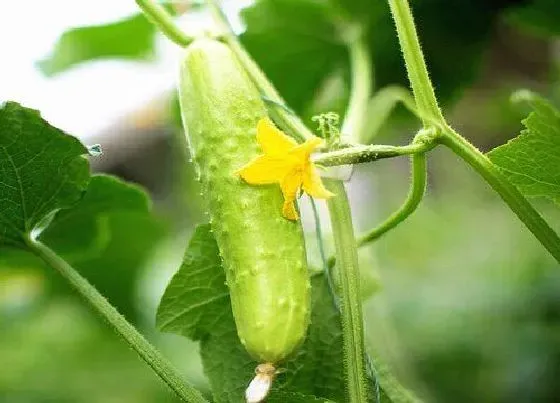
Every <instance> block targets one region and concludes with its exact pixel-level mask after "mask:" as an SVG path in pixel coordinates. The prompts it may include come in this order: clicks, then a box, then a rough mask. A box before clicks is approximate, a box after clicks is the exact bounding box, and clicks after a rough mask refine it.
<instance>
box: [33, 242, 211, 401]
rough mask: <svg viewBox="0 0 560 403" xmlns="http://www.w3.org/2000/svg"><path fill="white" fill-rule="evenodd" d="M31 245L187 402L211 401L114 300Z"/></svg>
mask: <svg viewBox="0 0 560 403" xmlns="http://www.w3.org/2000/svg"><path fill="white" fill-rule="evenodd" d="M27 245H28V247H29V249H30V250H31V251H32V252H33V253H34V254H35V255H37V256H38V257H39V258H41V259H42V260H43V261H44V262H45V263H47V264H48V265H49V266H50V267H52V268H53V269H55V270H57V271H58V272H59V273H60V274H61V275H62V276H63V277H64V278H65V279H66V280H67V281H68V283H70V285H71V286H72V287H73V288H74V289H75V290H76V291H77V292H78V293H79V294H80V296H82V297H83V298H84V299H85V300H86V301H87V302H88V303H89V305H90V306H91V307H92V308H93V309H94V310H95V311H97V313H99V314H100V315H101V316H102V317H103V318H105V320H106V321H107V322H109V324H110V325H111V326H112V327H113V329H114V330H115V331H116V332H117V333H118V334H119V335H120V336H121V337H122V338H123V339H124V340H125V341H126V342H127V343H128V344H129V345H130V346H131V347H132V348H133V349H134V351H136V353H138V355H139V356H140V357H141V358H142V359H143V360H144V361H145V362H146V364H148V365H149V366H150V367H151V368H152V369H153V370H154V372H155V373H156V374H157V375H158V376H159V377H160V378H161V379H162V380H163V382H165V383H166V384H167V386H169V388H171V390H173V391H174V392H175V394H176V395H177V396H178V397H179V398H180V399H181V400H182V401H184V402H188V403H207V402H208V401H207V400H206V399H204V397H203V396H202V395H201V394H200V392H199V391H198V390H196V389H195V388H194V387H192V386H191V385H188V384H186V383H185V382H184V381H183V379H182V378H181V375H180V374H179V373H178V372H177V370H176V369H175V368H174V367H173V365H172V364H171V363H170V362H169V361H167V359H166V358H165V357H164V356H163V355H162V354H161V353H160V352H159V351H158V350H157V349H156V348H155V347H154V346H153V345H152V344H150V343H149V342H148V341H147V340H146V339H145V338H144V336H142V335H141V334H140V333H139V332H138V330H136V328H135V327H134V326H132V325H131V324H130V323H129V322H128V321H127V320H126V319H125V318H124V316H122V315H121V314H120V313H119V312H118V311H117V310H116V309H115V308H114V307H113V306H112V305H111V304H110V303H109V301H107V299H105V297H103V295H101V294H100V293H99V291H97V290H96V289H95V287H93V286H92V285H91V284H90V283H89V282H88V281H87V280H86V279H85V278H84V277H82V276H81V275H80V273H78V272H77V271H76V270H75V269H74V268H73V267H72V266H70V265H69V264H68V263H67V262H66V261H65V260H63V259H62V258H61V257H60V256H58V255H57V254H56V253H55V252H53V251H52V250H51V249H50V248H48V247H47V246H46V245H44V244H42V243H40V242H39V241H35V240H31V239H28V240H27Z"/></svg>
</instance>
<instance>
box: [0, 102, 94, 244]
mask: <svg viewBox="0 0 560 403" xmlns="http://www.w3.org/2000/svg"><path fill="white" fill-rule="evenodd" d="M86 154H87V148H86V147H84V146H83V145H82V144H81V143H80V142H79V141H78V140H77V139H76V138H74V137H71V136H69V135H67V134H65V133H64V132H62V131H61V130H59V129H57V128H55V127H53V126H51V125H49V124H48V123H47V122H46V121H45V120H43V119H42V118H41V116H40V114H39V112H37V111H35V110H32V109H28V108H24V107H22V106H21V105H19V104H17V103H15V102H7V103H6V104H4V105H3V106H2V107H1V108H0V246H2V245H4V246H13V247H19V248H25V238H26V237H27V236H29V235H30V233H31V231H33V230H34V229H36V228H37V227H38V225H39V224H40V223H42V222H44V220H45V218H46V217H47V216H48V215H49V214H51V213H53V212H54V211H55V210H58V209H63V208H68V207H70V206H72V205H73V204H74V203H75V202H77V201H78V200H79V199H80V198H81V196H82V193H83V191H84V190H85V189H86V187H87V185H88V182H89V164H88V162H87V160H86V159H85V158H84V155H86Z"/></svg>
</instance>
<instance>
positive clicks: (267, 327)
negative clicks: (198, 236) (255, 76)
mask: <svg viewBox="0 0 560 403" xmlns="http://www.w3.org/2000/svg"><path fill="white" fill-rule="evenodd" d="M179 95H180V103H181V113H182V119H183V125H184V128H185V130H186V133H187V138H188V142H189V148H190V151H191V155H192V156H193V161H194V163H195V165H196V167H197V172H198V175H199V178H200V181H201V183H202V191H203V197H204V198H205V200H206V202H207V209H208V212H209V215H210V222H211V226H212V230H213V232H214V235H215V237H216V241H217V243H218V246H219V249H220V254H221V256H222V259H223V263H224V267H225V270H226V278H227V283H228V286H229V290H230V295H231V304H232V309H233V316H234V318H235V323H236V326H237V333H238V335H239V339H240V340H241V342H242V343H243V345H244V346H245V348H246V349H247V351H248V352H249V353H250V354H251V355H252V356H253V357H254V358H255V359H256V360H258V361H260V362H266V363H271V364H275V363H277V362H279V361H282V360H283V359H285V358H286V357H287V356H288V355H289V354H290V353H292V352H293V351H294V350H295V349H296V348H297V347H298V346H299V345H300V344H301V343H302V341H303V340H304V338H305V335H306V332H307V327H308V324H309V313H310V281H309V273H308V270H307V263H306V255H305V245H304V239H303V233H302V229H301V224H300V222H299V221H296V222H294V221H289V220H287V219H285V218H284V217H282V204H283V196H282V192H281V190H280V187H279V186H277V185H270V186H251V185H249V184H246V183H245V182H243V180H242V179H241V178H240V177H239V176H238V175H237V174H236V171H237V170H239V169H240V168H241V167H242V166H244V165H245V164H246V163H248V162H249V161H251V160H252V159H253V158H254V157H256V156H257V155H259V154H261V153H262V152H261V151H260V150H259V147H258V145H257V141H256V127H257V122H258V121H259V120H260V119H261V118H264V117H266V115H267V112H266V108H265V105H264V103H263V101H262V99H261V97H260V94H259V92H258V91H257V89H256V88H255V86H254V85H253V83H252V82H251V81H250V79H249V77H248V76H247V75H246V73H245V71H244V70H243V68H242V67H241V65H240V64H239V63H238V61H237V60H236V58H235V56H234V54H233V53H232V52H231V51H230V49H229V48H228V47H227V46H226V45H224V44H222V43H220V42H218V41H214V40H211V39H198V40H196V41H195V42H193V43H192V44H191V45H190V46H189V47H188V48H187V50H186V54H185V56H184V59H183V62H182V65H181V74H180V84H179Z"/></svg>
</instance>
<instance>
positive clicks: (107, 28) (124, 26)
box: [38, 13, 156, 76]
mask: <svg viewBox="0 0 560 403" xmlns="http://www.w3.org/2000/svg"><path fill="white" fill-rule="evenodd" d="M155 32H156V30H155V26H154V25H153V24H152V23H151V22H149V21H148V19H147V18H146V17H145V16H144V14H141V13H140V14H135V15H132V16H130V17H128V18H125V19H123V20H120V21H117V22H113V23H110V24H106V25H97V26H88V27H79V28H73V29H70V30H68V31H66V32H65V33H64V34H62V36H61V37H60V39H59V40H58V42H57V44H56V45H55V47H54V49H53V51H52V52H51V54H50V55H49V56H48V57H47V58H45V59H44V60H41V61H40V62H38V67H39V68H40V69H41V71H42V72H43V73H44V74H46V75H47V76H53V75H56V74H58V73H61V72H63V71H65V70H67V69H69V68H70V67H73V66H74V65H77V64H79V63H82V62H86V61H91V60H98V59H107V58H119V59H130V60H138V59H144V60H147V59H150V58H152V57H153V56H154V34H155Z"/></svg>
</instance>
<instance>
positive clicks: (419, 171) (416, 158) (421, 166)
mask: <svg viewBox="0 0 560 403" xmlns="http://www.w3.org/2000/svg"><path fill="white" fill-rule="evenodd" d="M411 165H412V182H411V184H410V190H409V192H408V196H407V198H406V200H405V202H404V203H403V205H402V206H401V207H400V208H399V209H398V210H397V211H395V212H394V213H393V214H391V216H389V218H387V220H385V221H384V222H383V223H381V224H380V225H379V226H377V227H376V228H374V229H372V230H371V231H370V232H368V233H366V234H364V235H363V236H361V237H360V238H359V239H358V246H360V247H361V246H364V245H366V244H367V243H369V242H372V241H374V240H376V239H378V238H379V237H380V236H381V235H383V234H385V233H386V232H387V231H389V230H391V229H393V228H395V227H396V226H397V225H399V224H400V223H401V222H403V221H404V220H406V219H407V218H408V217H409V216H410V215H411V214H412V213H413V212H414V210H416V208H417V207H418V205H419V204H420V201H422V197H424V193H425V191H426V177H427V174H426V154H424V153H419V154H414V155H412V157H411Z"/></svg>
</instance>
